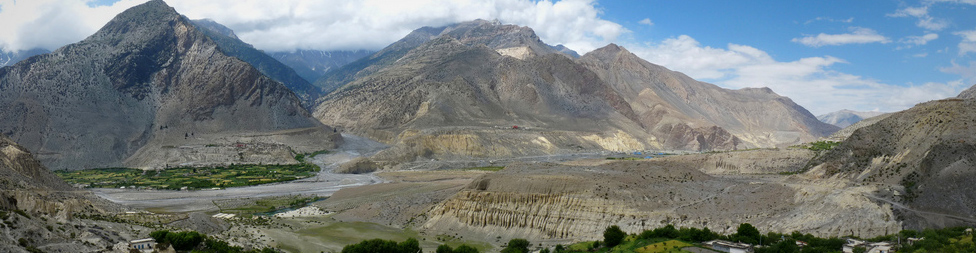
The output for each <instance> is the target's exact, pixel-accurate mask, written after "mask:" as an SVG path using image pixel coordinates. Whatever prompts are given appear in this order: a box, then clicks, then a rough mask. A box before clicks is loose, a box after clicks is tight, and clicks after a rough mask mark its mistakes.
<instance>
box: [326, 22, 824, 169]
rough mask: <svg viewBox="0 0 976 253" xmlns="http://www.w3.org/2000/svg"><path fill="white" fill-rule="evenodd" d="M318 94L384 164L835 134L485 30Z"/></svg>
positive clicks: (609, 60)
mask: <svg viewBox="0 0 976 253" xmlns="http://www.w3.org/2000/svg"><path fill="white" fill-rule="evenodd" d="M319 83H320V84H325V85H326V87H333V88H332V89H335V90H336V91H335V92H332V93H330V94H329V95H326V96H325V97H323V99H322V100H321V101H322V102H321V103H320V104H319V105H318V106H317V107H316V110H315V113H314V114H315V116H316V118H318V119H320V120H321V121H322V122H324V123H326V124H330V125H336V126H341V127H343V128H345V129H347V130H348V131H351V132H354V133H358V134H363V135H366V136H369V137H372V138H374V139H377V140H380V141H383V142H387V143H390V144H394V148H392V149H390V150H388V151H384V152H385V153H382V154H380V155H378V156H379V157H378V158H382V157H395V158H407V159H409V158H410V157H412V156H425V157H439V158H450V157H452V156H468V157H471V156H474V157H504V156H513V155H540V154H547V153H559V152H576V151H578V150H615V151H625V150H641V149H681V150H728V149H737V148H747V147H772V146H777V145H787V144H793V143H797V142H802V141H813V140H816V139H817V138H819V137H822V136H825V135H828V134H830V133H832V132H833V131H836V130H837V129H838V128H837V127H835V126H831V125H828V124H825V123H822V122H820V121H817V120H816V118H815V117H814V116H813V115H812V114H810V113H809V112H808V111H806V110H805V109H803V108H802V107H800V106H799V105H796V104H795V103H793V102H792V101H791V100H790V99H789V98H786V97H783V96H779V95H777V94H775V93H773V92H772V91H771V90H769V89H743V90H726V89H722V88H720V87H718V86H715V85H712V84H707V83H702V82H698V81H695V80H693V79H691V78H690V77H687V76H685V75H683V74H680V73H678V72H674V71H670V70H667V69H666V68H664V67H661V66H657V65H653V64H651V63H648V62H647V61H644V60H642V59H640V58H639V57H637V56H635V55H633V54H632V53H630V52H628V51H626V50H624V49H622V48H620V47H618V46H616V45H609V46H606V47H604V48H601V49H597V50H594V51H593V52H590V53H588V54H586V55H584V56H582V57H580V58H574V57H572V56H570V55H568V54H566V53H564V52H562V51H560V50H558V49H557V48H556V47H552V46H549V45H547V44H545V43H543V42H542V41H541V40H540V39H539V37H538V36H536V34H535V32H534V31H533V30H532V29H530V28H528V27H520V26H514V25H501V24H498V23H495V22H489V21H483V20H478V21H471V22H464V23H459V24H456V25H452V26H447V27H439V28H431V27H425V28H421V29H417V30H415V31H414V32H412V33H411V34H409V35H407V36H406V37H405V38H403V39H401V40H400V41H397V42H395V43H393V44H392V45H390V46H388V47H387V48H384V49H383V50H381V51H379V52H377V53H375V54H373V55H371V56H369V57H366V58H363V59H361V60H358V61H356V62H353V63H350V64H348V65H346V66H344V67H342V68H340V69H337V70H335V71H330V72H329V73H328V74H327V75H326V76H323V78H322V79H320V80H319ZM513 126H517V127H518V129H521V130H524V131H521V130H512V129H514V128H515V127H513Z"/></svg>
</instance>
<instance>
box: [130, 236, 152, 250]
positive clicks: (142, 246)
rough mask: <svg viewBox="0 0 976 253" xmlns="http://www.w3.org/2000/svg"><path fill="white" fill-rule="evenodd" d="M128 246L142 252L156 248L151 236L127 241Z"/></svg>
mask: <svg viewBox="0 0 976 253" xmlns="http://www.w3.org/2000/svg"><path fill="white" fill-rule="evenodd" d="M129 246H131V247H132V248H133V249H137V250H139V251H142V252H152V251H153V249H154V248H156V240H155V239H152V238H146V239H139V240H134V241H131V242H129Z"/></svg>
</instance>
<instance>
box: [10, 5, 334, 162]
mask: <svg viewBox="0 0 976 253" xmlns="http://www.w3.org/2000/svg"><path fill="white" fill-rule="evenodd" d="M211 35H212V34H211ZM228 51H232V50H231V49H228V48H226V47H224V46H221V43H218V42H217V41H215V40H214V39H213V38H212V37H211V36H208V34H207V32H205V31H204V29H199V28H198V27H197V26H196V25H195V24H194V23H193V22H192V21H190V20H189V19H187V18H186V17H184V16H181V15H180V14H178V13H177V12H176V11H175V10H174V9H173V8H171V7H169V6H167V5H166V4H165V3H164V2H163V1H161V0H154V1H149V2H147V3H145V4H142V5H139V6H136V7H133V8H131V9H129V10H126V11H125V12H123V13H121V14H119V15H118V16H116V17H115V18H114V19H112V20H111V21H110V22H108V23H107V24H106V25H105V26H104V27H102V28H101V29H100V30H99V31H98V32H96V33H95V34H93V35H91V36H89V37H88V38H86V39H85V40H83V41H81V42H78V43H74V44H70V45H67V46H64V47H62V48H60V49H58V50H55V51H54V52H52V53H49V54H43V55H39V56H35V57H31V58H28V60H25V61H21V62H19V63H17V64H15V65H13V66H8V67H4V68H0V90H3V91H4V92H2V93H0V107H2V108H6V109H5V110H2V111H0V118H2V119H4V120H3V121H0V132H2V133H3V134H6V135H8V136H10V137H11V138H12V139H14V140H16V141H17V142H19V143H20V144H21V145H24V146H25V147H27V148H28V149H30V150H32V151H34V152H35V154H36V155H37V156H38V158H39V159H40V160H41V161H42V162H43V163H44V164H45V165H46V166H48V167H49V168H51V169H82V168H92V167H118V166H122V165H123V163H124V162H125V161H126V160H132V158H133V157H132V156H133V155H134V154H137V153H139V151H140V150H142V149H144V148H155V149H159V148H165V147H176V146H180V145H183V144H181V143H185V142H186V141H188V140H198V141H206V140H199V139H206V138H216V139H220V140H221V141H222V142H233V141H235V138H240V137H239V136H241V135H247V134H254V133H270V132H276V131H282V130H287V129H297V128H312V129H321V131H328V132H329V134H332V133H331V132H332V131H331V129H327V128H325V127H324V126H323V125H322V124H321V123H319V122H318V121H317V120H315V119H314V118H312V117H311V114H310V113H309V112H308V111H306V110H305V109H304V108H303V106H302V104H301V99H300V98H299V97H298V96H296V95H295V93H293V92H292V91H291V90H289V89H288V88H287V87H286V86H285V85H283V84H282V83H280V82H277V81H275V80H274V79H272V78H269V77H268V76H265V75H263V74H262V73H261V72H260V71H259V70H258V69H255V68H254V67H252V65H250V64H248V63H247V62H245V61H242V60H240V59H238V58H235V57H232V56H229V55H227V54H225V53H224V52H228ZM269 58H270V57H269ZM299 79H300V78H299ZM234 136H238V137H234ZM216 139H215V140H216ZM334 140H335V138H325V139H323V140H319V141H320V142H321V146H325V147H329V146H334V142H333V141H334ZM141 154H143V155H145V156H155V155H158V154H157V153H156V152H142V153H141ZM137 160H139V159H137ZM142 160H144V161H150V160H152V159H142ZM129 165H134V164H129ZM160 166H161V165H160Z"/></svg>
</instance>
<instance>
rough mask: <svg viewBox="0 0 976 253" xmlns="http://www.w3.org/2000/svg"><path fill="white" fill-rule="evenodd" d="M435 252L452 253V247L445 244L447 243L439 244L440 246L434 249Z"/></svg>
mask: <svg viewBox="0 0 976 253" xmlns="http://www.w3.org/2000/svg"><path fill="white" fill-rule="evenodd" d="M435 252H437V253H454V249H453V248H451V246H447V244H441V245H440V246H437V251H435Z"/></svg>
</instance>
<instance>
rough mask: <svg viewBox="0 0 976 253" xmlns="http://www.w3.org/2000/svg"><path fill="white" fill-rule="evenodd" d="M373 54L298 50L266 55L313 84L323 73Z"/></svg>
mask: <svg viewBox="0 0 976 253" xmlns="http://www.w3.org/2000/svg"><path fill="white" fill-rule="evenodd" d="M373 53H376V52H375V51H370V50H337V51H321V50H302V49H299V50H295V51H289V52H269V53H268V55H271V57H274V58H275V59H276V60H278V61H280V62H281V63H284V64H285V65H288V67H291V68H292V69H294V70H295V72H296V73H298V75H299V76H301V77H302V78H305V80H307V81H308V82H315V80H318V79H319V78H321V77H322V76H323V75H325V73H327V72H329V71H331V70H333V69H337V68H340V67H342V66H345V65H346V64H349V63H351V62H354V61H357V60H359V59H362V58H363V57H366V56H369V55H371V54H373Z"/></svg>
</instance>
